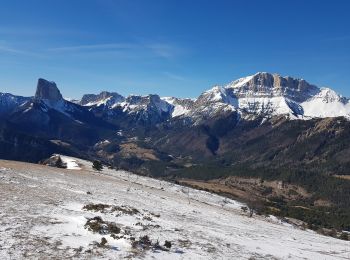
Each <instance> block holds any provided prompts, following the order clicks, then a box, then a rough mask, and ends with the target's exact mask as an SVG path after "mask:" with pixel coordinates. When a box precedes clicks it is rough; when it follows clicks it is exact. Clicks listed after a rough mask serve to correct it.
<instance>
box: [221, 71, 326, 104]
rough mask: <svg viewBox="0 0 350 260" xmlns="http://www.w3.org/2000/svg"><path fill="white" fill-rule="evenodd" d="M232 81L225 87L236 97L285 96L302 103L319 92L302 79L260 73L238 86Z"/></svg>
mask: <svg viewBox="0 0 350 260" xmlns="http://www.w3.org/2000/svg"><path fill="white" fill-rule="evenodd" d="M237 83H239V82H238V81H234V82H233V83H231V84H230V85H228V86H227V87H228V88H230V87H231V86H232V87H233V89H234V91H233V92H234V94H235V95H236V96H237V97H247V96H260V97H262V96H266V97H271V96H285V97H288V98H291V99H292V100H294V101H296V102H303V101H305V100H307V99H308V98H310V97H311V96H314V95H315V94H316V93H318V92H319V88H318V87H316V86H314V85H311V84H309V83H308V82H307V81H305V80H303V79H295V78H292V77H282V76H280V75H278V74H270V73H266V72H260V73H257V74H255V75H254V76H253V77H252V78H251V79H250V80H249V81H247V82H246V83H245V84H242V85H241V84H238V87H236V86H235V85H236V84H237Z"/></svg>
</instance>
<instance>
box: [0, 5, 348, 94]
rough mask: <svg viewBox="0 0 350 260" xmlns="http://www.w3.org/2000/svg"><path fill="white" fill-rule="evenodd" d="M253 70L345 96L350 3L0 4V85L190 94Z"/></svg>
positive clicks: (21, 89) (25, 90)
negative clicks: (49, 83)
mask: <svg viewBox="0 0 350 260" xmlns="http://www.w3.org/2000/svg"><path fill="white" fill-rule="evenodd" d="M258 71H268V72H272V73H280V74H282V75H290V76H295V77H300V78H304V79H306V80H308V81H309V82H311V83H314V84H317V85H319V86H329V87H332V88H334V89H335V90H337V91H338V92H339V93H341V94H343V95H344V96H350V1H347V0H344V1H340V0H329V1H327V0H322V1H321V0H318V1H316V0H290V1H288V0H284V1H277V0H264V1H262V0H261V1H260V0H256V1H253V0H241V1H238V0H237V1H235V0H227V1H224V0H211V1H206V0H143V1H141V0H123V1H117V0H115V1H113V0H81V1H78V0H56V1H53V0H52V1H49V0H41V1H40V0H22V1H18V0H2V1H1V7H0V92H12V93H15V94H22V95H33V94H34V91H35V85H36V81H37V78H38V77H43V78H46V79H48V80H53V81H56V82H57V84H58V86H59V88H60V89H61V92H62V93H63V95H64V96H65V97H75V98H77V97H80V96H81V95H82V94H83V93H98V92H99V91H101V90H110V91H117V92H119V93H121V94H123V95H127V94H131V93H134V94H148V93H159V94H160V95H162V96H170V95H172V96H180V97H196V96H198V95H199V94H200V93H201V92H202V91H204V90H206V89H208V88H210V87H211V86H212V85H214V84H220V85H221V84H225V83H228V82H230V81H232V80H234V79H236V78H239V77H243V76H246V75H250V74H254V73H255V72H258Z"/></svg>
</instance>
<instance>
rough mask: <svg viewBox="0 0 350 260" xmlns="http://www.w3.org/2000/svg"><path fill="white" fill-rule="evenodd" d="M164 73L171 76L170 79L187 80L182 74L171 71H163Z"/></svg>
mask: <svg viewBox="0 0 350 260" xmlns="http://www.w3.org/2000/svg"><path fill="white" fill-rule="evenodd" d="M163 74H164V75H165V76H167V77H168V78H170V79H174V80H179V81H185V80H186V78H184V77H182V76H180V75H177V74H174V73H171V72H167V71H165V72H163Z"/></svg>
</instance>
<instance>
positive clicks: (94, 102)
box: [79, 91, 125, 108]
mask: <svg viewBox="0 0 350 260" xmlns="http://www.w3.org/2000/svg"><path fill="white" fill-rule="evenodd" d="M124 100H125V98H124V97H123V96H122V95H119V94H118V93H115V92H108V91H102V92H101V93H100V94H98V95H95V94H86V95H84V96H83V97H82V99H81V101H80V102H79V103H80V104H81V105H82V106H97V107H99V106H106V107H107V108H113V107H114V106H115V105H117V104H119V103H121V102H123V101H124Z"/></svg>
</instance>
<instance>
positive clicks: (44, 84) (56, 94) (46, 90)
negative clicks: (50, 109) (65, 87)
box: [35, 78, 63, 102]
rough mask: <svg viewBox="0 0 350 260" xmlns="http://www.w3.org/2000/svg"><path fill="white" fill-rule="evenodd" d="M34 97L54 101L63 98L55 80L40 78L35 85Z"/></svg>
mask: <svg viewBox="0 0 350 260" xmlns="http://www.w3.org/2000/svg"><path fill="white" fill-rule="evenodd" d="M35 99H36V100H48V101H51V102H56V101H60V100H63V97H62V95H61V92H60V91H59V89H58V88H57V85H56V83H55V82H53V81H48V80H45V79H41V78H40V79H39V80H38V84H37V87H36V92H35Z"/></svg>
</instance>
